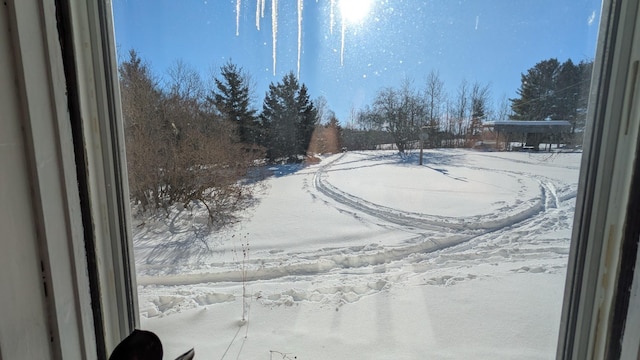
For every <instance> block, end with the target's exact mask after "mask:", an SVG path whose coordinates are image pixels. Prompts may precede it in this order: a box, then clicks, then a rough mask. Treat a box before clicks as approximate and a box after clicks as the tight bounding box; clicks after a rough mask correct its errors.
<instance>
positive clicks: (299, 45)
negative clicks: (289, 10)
mask: <svg viewBox="0 0 640 360" xmlns="http://www.w3.org/2000/svg"><path fill="white" fill-rule="evenodd" d="M302 1H303V0H298V74H297V76H298V79H300V51H301V50H302V9H303V5H302Z"/></svg>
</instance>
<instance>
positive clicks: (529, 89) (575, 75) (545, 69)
mask: <svg viewBox="0 0 640 360" xmlns="http://www.w3.org/2000/svg"><path fill="white" fill-rule="evenodd" d="M591 67H592V63H591V62H584V61H583V62H580V63H579V64H578V65H575V64H574V63H573V61H571V59H568V60H567V61H565V62H564V63H562V64H560V63H559V62H558V60H556V59H549V60H544V61H541V62H539V63H537V64H536V65H535V66H534V67H533V68H531V69H529V70H528V71H527V74H523V75H522V79H521V81H522V84H521V85H520V89H519V90H518V95H520V97H519V98H517V99H510V100H511V109H512V110H513V115H512V118H513V119H515V120H544V119H547V118H549V119H552V120H567V121H569V122H570V123H571V127H572V133H573V132H575V130H576V129H577V128H581V127H584V119H585V115H586V108H587V100H588V89H589V86H590V82H591V81H590V80H591Z"/></svg>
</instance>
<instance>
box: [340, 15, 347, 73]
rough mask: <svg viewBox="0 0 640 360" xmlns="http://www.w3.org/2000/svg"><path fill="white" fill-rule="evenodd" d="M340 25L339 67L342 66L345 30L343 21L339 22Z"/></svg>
mask: <svg viewBox="0 0 640 360" xmlns="http://www.w3.org/2000/svg"><path fill="white" fill-rule="evenodd" d="M341 23H342V36H341V39H340V66H343V65H344V29H345V27H346V26H345V21H344V19H343V20H342V21H341Z"/></svg>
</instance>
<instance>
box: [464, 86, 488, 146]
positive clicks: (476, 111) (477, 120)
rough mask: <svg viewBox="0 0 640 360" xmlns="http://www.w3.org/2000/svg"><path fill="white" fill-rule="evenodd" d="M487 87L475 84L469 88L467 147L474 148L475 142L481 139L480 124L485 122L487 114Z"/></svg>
mask: <svg viewBox="0 0 640 360" xmlns="http://www.w3.org/2000/svg"><path fill="white" fill-rule="evenodd" d="M489 94H490V91H489V85H484V86H483V85H480V83H478V82H475V83H473V85H472V86H471V94H470V99H469V100H470V103H471V121H470V123H469V130H468V131H467V139H468V146H470V147H473V146H475V144H476V142H477V141H478V140H480V139H481V138H482V123H483V122H484V120H486V117H487V114H488V112H489V106H488V104H489Z"/></svg>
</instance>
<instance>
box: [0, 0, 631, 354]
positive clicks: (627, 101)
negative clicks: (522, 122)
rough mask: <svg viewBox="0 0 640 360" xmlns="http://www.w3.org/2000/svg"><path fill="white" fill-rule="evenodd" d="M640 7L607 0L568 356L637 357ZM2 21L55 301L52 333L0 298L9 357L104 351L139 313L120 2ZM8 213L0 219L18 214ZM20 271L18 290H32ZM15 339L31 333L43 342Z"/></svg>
mask: <svg viewBox="0 0 640 360" xmlns="http://www.w3.org/2000/svg"><path fill="white" fill-rule="evenodd" d="M0 6H2V5H0ZM639 11H640V9H639V7H638V2H637V1H633V0H605V1H604V5H603V8H602V14H603V15H602V20H601V25H600V33H601V34H600V37H599V40H598V41H599V43H598V53H597V56H596V59H595V62H594V76H593V82H592V83H593V84H594V85H593V86H592V93H591V96H590V101H591V106H590V108H589V112H588V119H589V124H590V125H589V126H588V129H587V132H586V134H585V136H586V141H585V144H586V146H585V149H584V155H583V164H582V168H581V178H580V182H579V186H578V188H579V190H578V191H579V194H578V198H577V201H576V218H575V223H574V230H573V236H572V245H571V250H570V256H569V267H568V276H567V285H566V290H565V298H564V308H563V312H562V319H561V331H560V336H559V343H558V353H557V357H558V358H561V359H587V358H589V359H605V358H607V357H608V356H610V355H611V354H612V353H611V351H612V350H611V349H614V348H615V346H613V345H615V343H616V342H620V344H621V350H620V351H621V354H622V355H623V356H624V357H625V358H637V357H638V355H639V354H638V352H639V350H638V349H639V345H640V344H639V343H640V332H639V331H638V329H637V326H636V327H631V326H627V327H628V328H629V331H626V330H627V329H625V331H623V332H622V334H623V338H622V339H612V338H611V337H610V334H612V330H613V329H615V328H616V327H620V326H624V323H619V322H616V321H614V314H615V312H616V305H617V304H620V299H621V298H623V297H624V296H627V297H628V298H629V299H630V301H631V305H630V306H629V309H630V311H629V313H628V315H626V319H627V320H628V321H627V323H626V324H627V325H628V324H629V321H633V319H637V318H640V315H639V312H638V311H637V309H638V308H640V303H639V301H640V295H638V294H640V289H639V288H640V279H638V273H637V272H636V273H635V274H634V276H635V277H634V285H633V289H635V293H633V294H632V295H631V296H628V295H625V294H624V293H620V292H619V291H617V282H618V279H619V278H620V275H621V273H620V269H621V267H620V266H621V259H623V257H624V256H626V255H625V254H622V253H621V249H622V248H623V245H624V244H625V242H627V241H629V239H625V235H624V229H625V226H628V223H626V221H627V219H628V218H629V214H628V213H626V212H625V211H626V209H628V208H629V207H628V205H629V200H630V199H629V193H630V192H629V190H630V186H631V184H632V183H631V181H632V180H631V179H632V176H633V172H634V171H637V170H638V169H637V167H638V165H637V163H636V162H635V161H636V159H635V154H636V149H637V148H638V136H639V135H638V131H639V129H640V114H639V111H640V110H639V107H638V104H637V102H638V95H640V88H639V87H640V85H639V84H640V82H639V80H638V78H639V77H640V76H638V62H639V61H640V57H639V55H638V54H639V52H640V50H639V49H638V43H640V35H639V33H640V23H639V21H638V18H639V15H638V12H639ZM5 20H6V21H5ZM0 25H2V27H1V28H0V31H2V32H3V33H2V35H3V36H4V38H2V39H5V38H6V39H9V40H10V44H9V43H6V42H2V43H0V44H1V45H2V47H0V50H1V49H7V48H11V49H12V54H11V56H4V57H0V59H5V58H11V59H12V63H11V64H10V66H11V69H13V70H15V72H14V78H15V85H14V84H11V83H8V82H7V83H1V84H0V89H2V90H3V92H4V91H11V90H12V89H13V91H15V93H14V94H13V95H14V96H13V97H11V98H8V100H4V99H3V100H2V102H1V104H2V105H3V108H5V109H9V107H11V109H12V111H13V110H15V111H13V112H11V114H16V115H15V116H14V115H12V116H13V117H12V118H8V120H7V122H9V121H14V120H15V121H17V122H19V123H20V125H21V126H22V128H23V139H22V140H23V141H24V149H25V151H26V155H25V163H26V168H27V169H28V173H27V174H28V180H29V184H30V186H31V189H32V192H31V194H30V195H29V196H28V197H27V198H26V199H27V200H28V201H29V202H30V203H31V206H32V209H33V224H34V225H33V227H34V229H35V231H34V235H33V236H32V237H29V238H25V244H26V245H25V249H23V250H24V251H25V252H27V253H28V251H32V248H33V249H35V251H36V253H34V255H35V258H34V260H33V263H31V262H29V263H25V264H23V265H21V266H23V267H24V269H23V270H26V269H30V271H31V272H30V273H29V274H33V273H34V272H33V266H34V265H40V266H41V267H42V269H41V271H42V277H43V279H42V280H40V281H42V283H43V284H44V289H45V290H44V291H41V290H38V289H42V287H41V286H40V285H42V284H35V285H36V286H34V287H33V293H34V294H35V295H34V296H38V297H39V298H38V301H40V299H41V301H42V304H44V305H43V309H44V310H43V312H42V314H41V315H38V314H40V313H39V312H38V314H36V315H37V316H40V317H41V318H42V319H39V320H41V324H42V325H38V326H41V327H42V328H40V327H31V328H29V327H27V326H26V325H25V324H24V321H22V322H21V319H22V320H27V319H28V317H27V314H26V311H24V310H25V309H24V308H22V307H20V304H18V303H15V302H11V301H12V300H11V299H9V298H8V297H5V296H3V295H0V304H2V305H5V304H11V305H12V306H15V307H16V309H15V313H13V312H12V314H11V316H7V318H10V320H11V322H6V321H5V322H0V358H5V359H13V358H33V357H32V355H33V354H38V356H37V358H42V359H45V358H52V359H104V358H106V357H107V354H108V353H109V352H110V350H111V349H113V348H114V347H115V345H116V344H117V343H118V342H119V341H120V339H122V338H123V337H125V336H126V335H127V334H128V333H129V332H130V331H131V330H132V329H133V328H134V327H136V326H137V325H138V321H139V320H138V305H137V291H136V282H135V271H134V270H133V269H134V263H133V250H132V249H133V247H132V241H131V235H130V215H129V207H128V185H127V176H126V161H125V152H124V132H123V122H122V116H121V110H120V100H119V89H118V82H117V63H116V59H115V43H114V30H113V21H112V13H111V3H110V2H109V1H108V0H107V1H87V2H85V1H72V0H55V1H37V0H7V1H6V3H5V4H4V8H2V10H0ZM636 25H637V26H636ZM2 41H4V40H2ZM4 55H6V54H4ZM634 64H635V65H634ZM2 74H5V73H4V72H2V73H0V75H2ZM2 76H4V75H2ZM67 90H73V91H71V92H69V94H67V93H66V92H67ZM2 121H3V123H4V121H5V120H4V119H3V120H2ZM3 126H4V125H3ZM78 183H80V184H81V186H80V187H78ZM10 185H11V184H9V185H6V186H10ZM0 186H5V185H4V184H1V185H0ZM632 200H633V201H638V200H639V199H632ZM2 205H3V204H0V206H2ZM0 209H1V211H2V212H1V213H0V215H6V212H7V211H10V210H7V209H9V207H7V206H3V207H1V208H0ZM2 218H3V216H0V224H1V223H2V222H1V221H2V220H1V219H2ZM28 246H31V247H30V248H27V247H28ZM11 250H12V251H14V249H13V248H12V249H11ZM20 251H22V250H20ZM15 252H16V253H17V252H18V250H15ZM636 255H637V254H636ZM5 256H11V253H10V254H9V255H5ZM638 258H639V257H636V260H638ZM0 259H3V258H0ZM2 266H3V264H2V263H0V270H2V269H4V268H3V267H2ZM24 274H27V273H26V272H25V273H24ZM21 276H22V275H21ZM0 279H2V280H3V281H9V280H7V279H6V278H5V277H2V276H0ZM25 279H26V275H25ZM29 279H32V277H31V278H29ZM21 280H22V278H18V279H16V280H15V281H12V282H11V283H10V284H9V285H10V286H20V281H21ZM29 281H31V280H29ZM29 284H31V282H30V283H29ZM2 285H6V284H2ZM25 287H26V285H25ZM634 294H635V295H634ZM36 302H37V301H36ZM25 306H26V305H25ZM30 306H32V305H30ZM26 310H27V311H28V310H29V309H26ZM32 315H33V314H32ZM23 325H24V326H23ZM41 330H42V331H41ZM16 334H20V335H27V336H30V335H33V336H34V338H33V339H35V340H33V348H31V349H29V348H28V343H25V342H20V341H18V340H19V339H18V338H17V335H16ZM47 334H49V337H50V339H49V340H50V341H49V343H48V344H47ZM36 335H37V337H36ZM36 340H37V341H36Z"/></svg>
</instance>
